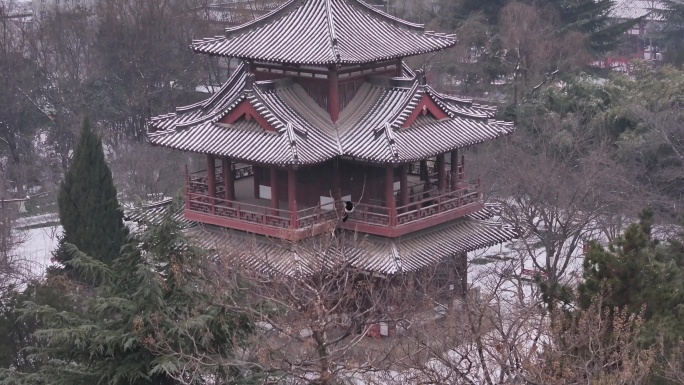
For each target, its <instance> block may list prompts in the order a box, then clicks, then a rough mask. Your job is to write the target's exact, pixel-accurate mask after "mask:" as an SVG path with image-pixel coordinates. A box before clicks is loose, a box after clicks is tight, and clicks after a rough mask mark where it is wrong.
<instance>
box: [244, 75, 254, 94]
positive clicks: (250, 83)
mask: <svg viewBox="0 0 684 385" xmlns="http://www.w3.org/2000/svg"><path fill="white" fill-rule="evenodd" d="M254 79H255V76H254V74H253V73H251V72H248V73H247V75H246V77H245V91H253V90H254Z"/></svg>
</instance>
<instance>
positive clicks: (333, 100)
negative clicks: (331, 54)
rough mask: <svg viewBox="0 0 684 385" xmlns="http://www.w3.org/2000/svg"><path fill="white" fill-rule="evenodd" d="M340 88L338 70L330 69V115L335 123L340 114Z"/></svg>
mask: <svg viewBox="0 0 684 385" xmlns="http://www.w3.org/2000/svg"><path fill="white" fill-rule="evenodd" d="M338 86H339V85H338V77H337V68H335V67H330V71H329V72H328V113H329V114H330V119H331V120H332V121H333V122H336V121H337V117H338V116H339V114H340V96H339V93H338Z"/></svg>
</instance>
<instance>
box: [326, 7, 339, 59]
mask: <svg viewBox="0 0 684 385" xmlns="http://www.w3.org/2000/svg"><path fill="white" fill-rule="evenodd" d="M325 13H326V18H327V19H328V33H329V34H330V48H331V50H332V54H333V57H334V58H335V61H336V62H339V61H340V52H339V49H338V47H337V36H335V24H334V21H333V12H332V7H331V5H330V0H325Z"/></svg>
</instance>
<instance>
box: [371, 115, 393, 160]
mask: <svg viewBox="0 0 684 385" xmlns="http://www.w3.org/2000/svg"><path fill="white" fill-rule="evenodd" d="M382 131H384V134H385V139H386V140H387V144H388V145H389V147H390V150H391V151H392V156H394V157H395V158H398V157H399V150H397V139H396V137H395V136H394V129H393V128H392V125H391V124H390V123H389V122H385V124H383V125H382V126H380V127H377V128H375V129H374V130H373V133H374V134H375V137H376V138H377V137H378V136H380V135H381V134H382Z"/></svg>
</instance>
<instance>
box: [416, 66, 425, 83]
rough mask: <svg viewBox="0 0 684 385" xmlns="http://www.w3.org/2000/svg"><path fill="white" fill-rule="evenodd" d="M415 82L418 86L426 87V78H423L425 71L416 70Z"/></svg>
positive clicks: (422, 69)
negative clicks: (416, 81)
mask: <svg viewBox="0 0 684 385" xmlns="http://www.w3.org/2000/svg"><path fill="white" fill-rule="evenodd" d="M416 80H418V85H419V86H426V85H427V77H426V76H425V69H424V68H421V69H419V70H416Z"/></svg>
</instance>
